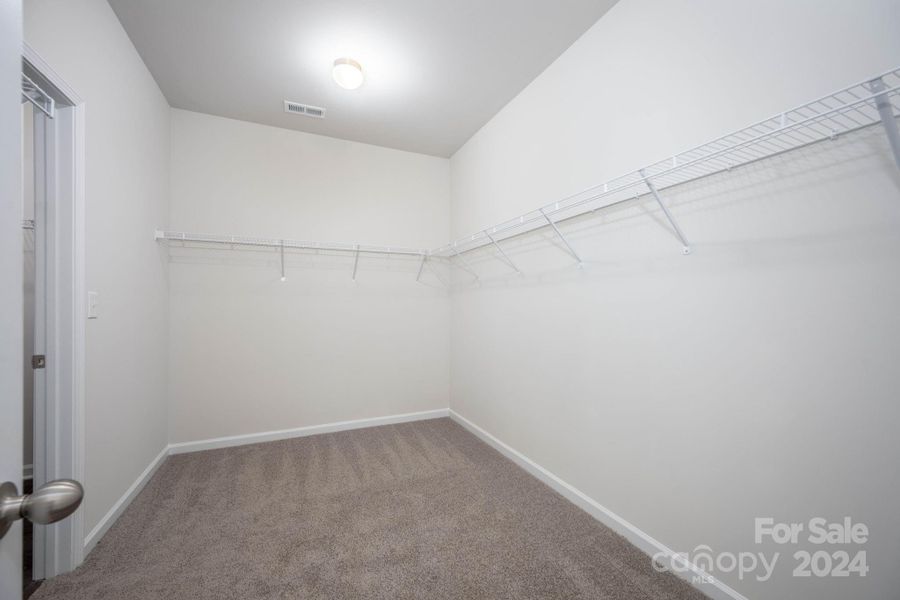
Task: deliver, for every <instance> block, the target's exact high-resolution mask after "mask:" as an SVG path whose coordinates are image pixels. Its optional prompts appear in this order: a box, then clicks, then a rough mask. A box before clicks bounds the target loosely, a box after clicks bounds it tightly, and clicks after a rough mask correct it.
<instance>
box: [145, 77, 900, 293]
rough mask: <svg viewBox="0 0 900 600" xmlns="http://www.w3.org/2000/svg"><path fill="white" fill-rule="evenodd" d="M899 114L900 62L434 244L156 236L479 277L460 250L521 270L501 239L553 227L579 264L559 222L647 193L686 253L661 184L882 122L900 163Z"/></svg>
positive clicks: (679, 181)
mask: <svg viewBox="0 0 900 600" xmlns="http://www.w3.org/2000/svg"><path fill="white" fill-rule="evenodd" d="M898 116H900V67H898V68H896V69H893V70H890V71H887V72H885V73H882V74H881V75H878V76H876V77H872V78H869V79H867V80H865V81H863V82H861V83H858V84H855V85H851V86H849V87H846V88H843V89H841V90H838V91H837V92H834V93H832V94H828V95H826V96H823V97H821V98H818V99H816V100H813V101H811V102H808V103H806V104H803V105H802V106H798V107H796V108H793V109H791V110H787V111H785V112H782V113H779V114H777V115H775V116H774V117H770V118H768V119H764V120H762V121H760V122H758V123H755V124H753V125H750V126H749V127H745V128H743V129H740V130H738V131H735V132H733V133H729V134H727V135H724V136H722V137H719V138H717V139H715V140H712V141H710V142H707V143H705V144H701V145H700V146H697V147H695V148H692V149H690V150H686V151H684V152H680V153H678V154H675V155H673V156H670V157H667V158H665V159H664V160H661V161H658V162H655V163H652V164H650V165H647V166H645V167H642V168H639V169H636V170H634V171H631V172H629V173H626V174H624V175H620V176H618V177H614V178H613V179H610V180H608V181H605V182H603V183H600V184H598V185H595V186H592V187H590V188H588V189H586V190H583V191H582V192H579V193H577V194H573V195H571V196H567V197H566V198H563V199H561V200H558V201H556V202H553V203H551V204H547V205H545V206H542V207H540V208H537V209H534V210H531V211H528V212H526V213H523V214H521V215H518V216H516V217H514V218H512V219H508V220H506V221H504V222H502V223H498V224H496V225H493V226H490V227H486V228H484V229H482V230H481V231H478V232H476V233H474V234H472V235H469V236H466V237H464V238H460V239H457V240H454V241H451V242H450V243H448V244H446V245H444V246H441V247H439V248H435V249H431V250H429V249H422V248H403V247H398V246H372V245H366V244H353V243H333V242H307V241H297V240H287V239H272V238H254V237H246V236H230V235H209V234H194V233H185V232H176V231H157V232H156V239H157V240H159V241H180V242H196V243H201V244H216V245H225V246H231V247H235V246H256V247H268V248H274V249H280V251H281V255H282V271H283V269H284V260H283V255H284V250H285V249H300V250H323V251H326V250H327V251H334V252H347V253H351V254H354V255H355V259H354V264H353V278H354V279H355V278H356V273H357V267H358V264H359V255H360V254H361V253H372V254H381V255H409V256H418V257H420V258H421V263H420V265H419V271H418V274H417V276H416V280H418V279H419V278H420V277H421V275H422V270H423V268H424V266H425V263H426V261H428V260H429V259H431V258H433V259H438V260H442V261H443V260H446V261H449V262H450V263H451V264H455V266H457V267H459V268H461V269H463V270H465V271H468V272H469V273H471V274H472V275H473V276H475V277H476V278H477V277H478V275H477V274H476V273H475V272H474V271H472V269H471V268H470V267H469V266H468V265H467V263H466V261H465V259H464V258H463V257H462V255H463V254H465V253H467V252H471V251H473V250H477V249H479V248H482V247H485V246H493V247H494V249H495V250H496V251H497V252H498V253H499V256H500V258H501V259H502V260H503V261H504V262H506V263H507V264H508V265H509V266H510V267H511V268H512V269H514V270H515V271H516V272H519V269H518V267H517V266H516V265H515V263H514V262H513V261H512V259H511V258H510V257H509V256H508V254H507V253H506V252H505V251H504V250H503V247H502V246H501V245H500V243H501V242H502V241H503V240H506V239H509V238H512V237H516V236H519V235H522V234H524V233H528V232H531V231H536V230H538V229H543V228H551V229H552V230H553V232H554V235H556V236H558V237H559V238H560V240H561V241H562V243H563V245H564V247H565V249H566V250H567V251H568V252H569V253H570V254H571V255H572V257H573V258H574V259H575V260H576V261H577V262H578V264H579V265H581V264H582V260H581V257H580V256H579V254H578V252H577V251H576V249H575V248H574V247H573V246H572V244H571V243H570V242H569V241H568V240H567V239H566V237H565V235H564V234H563V233H562V232H561V231H560V229H559V228H558V227H557V224H558V223H560V222H561V221H564V220H568V219H572V218H575V217H578V216H581V215H584V214H587V213H590V212H594V211H596V210H600V209H603V208H609V207H611V206H614V205H616V204H620V203H623V202H628V201H631V200H633V199H634V198H635V197H638V196H641V195H645V194H650V195H652V197H653V198H654V199H655V200H656V202H657V203H658V204H659V207H660V209H661V210H662V212H663V214H664V215H665V217H666V219H667V220H668V222H669V224H670V225H671V227H672V229H673V231H674V232H675V234H676V235H677V236H678V238H679V239H680V241H681V244H682V251H683V253H684V254H689V253H690V252H691V247H690V243H689V241H688V237H687V235H686V234H685V232H684V231H682V229H681V227H680V226H679V225H678V223H677V221H676V220H675V218H674V216H673V215H672V214H671V213H670V212H669V209H668V208H667V207H666V204H665V203H664V202H663V198H662V197H661V195H660V192H661V191H662V190H665V189H667V188H670V187H673V186H677V185H681V184H684V183H688V182H690V181H694V180H696V179H700V178H703V177H707V176H710V175H714V174H717V173H721V172H723V171H730V170H731V169H734V168H737V167H741V166H743V165H747V164H750V163H754V162H758V161H761V160H764V159H767V158H770V157H774V156H777V155H780V154H784V153H786V152H790V151H792V150H797V149H800V148H804V147H806V146H809V145H811V144H816V143H819V142H822V141H825V140H829V139H834V138H836V137H838V136H841V135H844V134H847V133H849V132H852V131H856V130H859V129H863V128H866V127H870V126H873V125H877V124H881V125H882V126H883V127H884V130H885V133H886V135H887V138H888V142H889V144H890V147H891V151H892V153H893V157H894V162H895V163H896V165H897V167H898V168H900V132H898V127H897V117H898ZM282 275H283V272H282Z"/></svg>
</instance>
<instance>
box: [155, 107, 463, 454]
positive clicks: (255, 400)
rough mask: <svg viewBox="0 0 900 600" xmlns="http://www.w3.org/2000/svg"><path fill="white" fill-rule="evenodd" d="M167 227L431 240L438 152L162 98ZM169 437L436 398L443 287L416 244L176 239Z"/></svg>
mask: <svg viewBox="0 0 900 600" xmlns="http://www.w3.org/2000/svg"><path fill="white" fill-rule="evenodd" d="M171 160H172V163H171V165H172V166H171V169H172V199H171V207H170V215H171V226H172V227H171V228H172V229H174V230H181V231H190V232H205V233H228V234H237V235H241V234H243V235H250V236H260V237H277V238H281V237H286V238H290V239H310V240H318V241H352V242H363V243H369V244H385V245H386V244H394V245H403V246H411V247H416V248H431V247H435V246H437V245H439V244H440V243H443V242H444V241H446V239H447V237H448V236H449V226H448V224H449V161H448V160H447V159H442V158H435V157H429V156H424V155H419V154H412V153H408V152H400V151H396V150H389V149H386V148H379V147H376V146H370V145H366V144H359V143H354V142H348V141H342V140H337V139H333V138H327V137H322V136H316V135H311V134H305V133H300V132H295V131H288V130H284V129H277V128H273V127H267V126H261V125H256V124H252V123H246V122H241V121H234V120H230V119H224V118H220V117H212V116H209V115H202V114H199V113H192V112H187V111H181V110H173V111H172V158H171ZM171 261H172V262H171V265H170V269H169V273H170V291H171V296H170V315H171V323H170V336H169V339H170V344H169V356H170V375H171V384H170V403H171V404H170V409H169V426H170V441H172V442H183V441H194V440H200V439H208V438H214V437H221V436H229V435H239V434H248V433H258V432H263V431H272V430H281V429H289V428H295V427H302V426H307V425H314V424H321V423H329V422H334V421H343V420H351V419H360V418H367V417H377V416H385V415H393V414H403V413H409V412H416V411H422V410H430V409H436V408H446V407H447V406H448V402H449V397H448V396H449V381H448V379H449V314H450V313H449V306H450V304H449V298H448V296H447V293H446V291H445V288H444V287H443V286H441V285H440V283H439V282H438V281H437V280H436V279H435V277H434V275H433V274H432V273H427V272H426V274H425V276H424V277H423V280H422V281H423V282H422V283H416V281H415V276H416V271H417V269H418V266H419V263H418V260H417V259H415V258H412V259H398V258H393V259H389V260H385V259H378V258H372V257H369V256H364V257H362V258H361V259H360V265H359V273H358V276H357V281H356V282H353V281H352V280H351V273H352V269H353V259H352V256H346V255H345V256H322V255H315V254H309V253H306V254H299V253H291V252H288V254H287V261H286V262H287V278H288V279H287V281H286V282H281V281H280V268H279V262H278V253H277V252H276V251H273V250H260V251H250V252H246V251H230V250H212V249H197V248H184V249H183V248H179V247H178V245H177V244H172V249H171Z"/></svg>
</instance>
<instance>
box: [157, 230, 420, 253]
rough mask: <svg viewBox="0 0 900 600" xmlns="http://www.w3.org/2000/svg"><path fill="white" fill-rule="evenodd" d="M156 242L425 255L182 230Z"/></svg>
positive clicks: (165, 234)
mask: <svg viewBox="0 0 900 600" xmlns="http://www.w3.org/2000/svg"><path fill="white" fill-rule="evenodd" d="M156 240H157V241H167V242H185V243H186V242H191V243H197V244H213V245H222V246H229V247H234V246H250V247H256V248H274V249H281V248H284V249H285V250H321V251H331V252H349V253H354V254H355V253H362V254H396V255H407V256H418V257H422V256H428V254H429V251H428V250H427V249H424V248H405V247H402V246H373V245H371V244H351V243H344V242H309V241H303V240H288V239H280V238H261V237H248V236H242V235H217V234H210V233H187V232H182V231H157V232H156Z"/></svg>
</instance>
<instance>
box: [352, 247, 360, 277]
mask: <svg viewBox="0 0 900 600" xmlns="http://www.w3.org/2000/svg"><path fill="white" fill-rule="evenodd" d="M357 268H359V244H357V245H356V251H355V252H354V254H353V281H356V270H357Z"/></svg>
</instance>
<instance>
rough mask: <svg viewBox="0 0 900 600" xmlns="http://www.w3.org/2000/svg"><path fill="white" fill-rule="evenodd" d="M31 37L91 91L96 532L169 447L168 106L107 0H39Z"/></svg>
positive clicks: (33, 8) (89, 472)
mask: <svg viewBox="0 0 900 600" xmlns="http://www.w3.org/2000/svg"><path fill="white" fill-rule="evenodd" d="M25 40H26V41H27V42H28V43H29V44H30V45H31V46H32V47H33V48H34V49H35V50H36V51H37V52H38V54H40V55H41V56H42V57H43V58H44V59H45V60H46V61H47V62H48V63H49V64H50V65H51V66H52V67H53V69H54V70H56V71H57V72H58V73H59V74H60V75H61V76H62V78H63V79H64V80H65V81H66V82H67V83H68V84H69V85H71V86H72V88H73V89H74V90H75V91H76V92H77V93H78V94H79V95H80V96H81V97H82V98H83V99H84V100H85V106H86V111H85V112H86V125H85V127H86V150H85V152H86V169H87V172H86V180H85V195H86V203H87V204H86V216H87V258H86V262H87V286H88V289H90V290H96V291H97V292H99V294H100V299H101V314H100V318H99V319H97V320H91V321H89V322H88V326H87V356H86V363H87V366H86V368H87V373H86V376H87V381H86V393H87V395H86V407H85V408H86V414H85V420H86V447H85V454H86V457H85V463H86V464H85V482H84V483H85V488H86V495H85V501H84V504H85V505H84V511H85V534H87V533H89V532H90V531H91V529H93V528H94V526H95V525H97V523H98V522H99V521H100V519H101V518H102V517H103V516H104V515H105V514H106V513H107V511H109V509H110V508H111V507H112V505H113V503H115V502H116V501H117V500H118V499H119V498H120V497H121V496H122V494H123V493H124V492H125V491H126V489H127V488H128V487H129V486H130V485H131V484H132V483H133V482H134V481H135V479H136V478H137V476H138V475H139V474H140V473H141V472H142V471H143V470H144V469H145V468H146V467H147V465H148V464H149V463H150V461H151V460H152V459H153V458H154V457H155V456H156V455H157V454H158V453H159V452H160V450H162V448H163V447H164V446H165V445H166V441H167V432H166V427H167V425H166V393H167V388H166V369H167V362H166V349H167V337H168V326H167V312H168V290H167V262H166V255H165V251H164V249H161V248H159V247H158V246H157V244H156V243H155V242H154V241H153V229H154V228H155V227H158V226H159V225H161V224H165V223H166V222H167V220H168V219H167V213H168V193H169V162H168V159H169V107H168V104H167V103H166V100H165V98H164V97H163V96H162V93H161V92H160V91H159V88H158V87H157V86H156V83H155V82H154V80H153V78H152V77H151V75H150V73H149V72H148V71H147V69H146V67H145V66H144V64H143V62H142V61H141V59H140V57H139V56H138V54H137V52H136V50H135V49H134V46H132V44H131V42H130V41H129V39H128V36H127V35H126V33H125V31H124V30H123V29H122V27H121V25H120V24H119V21H118V20H117V19H116V16H115V14H114V13H113V11H112V9H111V8H110V7H109V5H108V4H107V3H106V2H105V1H103V0H78V1H65V2H62V1H58V0H56V1H54V0H29V1H28V2H26V3H25Z"/></svg>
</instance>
